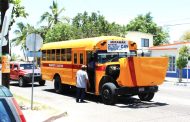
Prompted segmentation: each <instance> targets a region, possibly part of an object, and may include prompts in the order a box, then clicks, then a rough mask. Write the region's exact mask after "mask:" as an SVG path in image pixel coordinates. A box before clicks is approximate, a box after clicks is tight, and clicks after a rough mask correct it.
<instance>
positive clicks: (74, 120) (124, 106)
mask: <svg viewBox="0 0 190 122" xmlns="http://www.w3.org/2000/svg"><path fill="white" fill-rule="evenodd" d="M30 86H31V85H28V86H27V87H24V88H19V87H18V85H17V83H12V86H11V87H10V89H11V91H12V92H13V93H15V94H19V95H22V96H23V97H26V98H28V99H30V98H31V96H30V94H31V87H30ZM52 88H53V84H52V82H47V84H46V86H38V85H35V88H34V101H38V102H40V103H44V104H46V105H48V106H50V107H52V108H54V109H56V110H58V113H56V114H57V116H54V117H53V118H50V119H49V121H50V120H51V119H52V120H53V119H56V120H54V121H55V122H63V121H64V122H82V121H83V122H87V121H88V122H89V121H90V122H97V121H104V122H116V121H117V122H170V121H171V122H189V121H190V86H183V85H176V84H174V83H171V82H166V83H164V84H163V85H161V86H160V91H159V92H158V93H157V94H156V95H155V97H154V99H153V101H151V102H141V101H139V99H138V98H137V97H131V98H126V97H125V98H124V97H120V98H119V100H118V103H117V104H116V105H114V106H109V105H104V104H102V103H101V101H100V100H99V98H98V97H96V96H93V95H87V96H86V98H87V103H76V102H75V92H74V91H70V92H66V93H64V94H62V95H60V94H57V93H54V90H53V89H52ZM65 112H67V116H63V115H65ZM38 115H40V116H36V114H33V115H32V114H30V115H26V117H27V120H28V121H34V120H35V121H39V122H40V121H43V120H46V119H48V117H47V116H42V115H43V114H42V113H39V112H38Z"/></svg>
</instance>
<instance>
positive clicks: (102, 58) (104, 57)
mask: <svg viewBox="0 0 190 122" xmlns="http://www.w3.org/2000/svg"><path fill="white" fill-rule="evenodd" d="M129 56H136V53H135V52H130V53H127V52H119V53H115V52H109V53H107V52H100V53H98V63H106V62H116V61H118V60H119V59H120V58H125V57H129Z"/></svg>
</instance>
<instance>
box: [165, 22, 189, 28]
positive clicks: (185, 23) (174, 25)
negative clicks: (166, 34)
mask: <svg viewBox="0 0 190 122" xmlns="http://www.w3.org/2000/svg"><path fill="white" fill-rule="evenodd" d="M189 24H190V23H177V24H170V25H163V26H167V27H168V26H179V25H189Z"/></svg>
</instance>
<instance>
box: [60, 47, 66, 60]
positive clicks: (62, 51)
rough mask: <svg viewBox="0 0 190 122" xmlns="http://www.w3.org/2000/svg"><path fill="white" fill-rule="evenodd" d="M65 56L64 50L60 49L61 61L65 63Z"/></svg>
mask: <svg viewBox="0 0 190 122" xmlns="http://www.w3.org/2000/svg"><path fill="white" fill-rule="evenodd" d="M65 59H66V55H65V49H61V61H65Z"/></svg>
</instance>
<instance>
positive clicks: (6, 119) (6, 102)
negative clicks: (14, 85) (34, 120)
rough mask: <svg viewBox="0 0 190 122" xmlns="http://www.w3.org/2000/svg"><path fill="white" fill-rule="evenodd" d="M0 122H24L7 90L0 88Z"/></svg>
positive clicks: (22, 115)
mask: <svg viewBox="0 0 190 122" xmlns="http://www.w3.org/2000/svg"><path fill="white" fill-rule="evenodd" d="M0 122H26V119H25V117H24V114H23V113H22V111H21V109H20V107H19V105H18V104H17V102H16V100H15V99H14V98H13V95H12V93H11V92H10V90H9V89H7V88H6V87H4V86H0Z"/></svg>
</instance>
